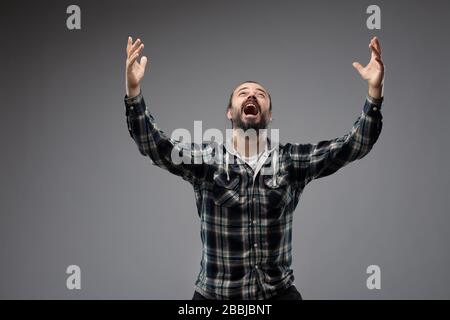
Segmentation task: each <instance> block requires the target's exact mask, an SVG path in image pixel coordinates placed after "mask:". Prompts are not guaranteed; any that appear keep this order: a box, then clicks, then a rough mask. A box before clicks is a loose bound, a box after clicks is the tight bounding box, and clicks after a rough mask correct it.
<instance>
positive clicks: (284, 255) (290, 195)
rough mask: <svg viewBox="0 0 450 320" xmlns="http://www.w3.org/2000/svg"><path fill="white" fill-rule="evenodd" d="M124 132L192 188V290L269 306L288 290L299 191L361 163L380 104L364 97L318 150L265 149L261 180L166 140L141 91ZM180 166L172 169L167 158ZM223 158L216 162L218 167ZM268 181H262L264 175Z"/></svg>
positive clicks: (206, 150) (128, 103) (234, 160)
mask: <svg viewBox="0 0 450 320" xmlns="http://www.w3.org/2000/svg"><path fill="white" fill-rule="evenodd" d="M124 101H125V113H126V119H127V125H128V130H129V133H130V135H131V137H132V138H133V140H134V141H135V143H136V144H137V146H138V148H139V151H140V153H141V154H142V155H144V156H146V157H149V158H150V159H151V160H152V163H153V164H155V165H157V166H159V167H161V168H163V169H166V170H168V171H169V172H171V173H173V174H175V175H178V176H180V177H182V178H183V179H184V180H186V181H188V182H189V183H190V184H191V185H192V187H193V188H194V194H195V201H196V205H197V209H198V216H199V218H200V220H201V230H200V235H201V240H202V243H203V253H202V260H201V268H200V272H199V274H198V277H197V280H196V282H195V290H197V291H198V292H199V293H200V294H202V295H203V296H205V297H207V298H210V299H221V300H225V299H242V300H244V299H245V300H247V299H252V300H257V299H267V298H270V297H272V296H274V295H276V294H277V293H278V292H279V291H281V290H283V289H285V288H287V287H289V286H290V285H291V284H294V275H293V271H292V269H291V262H292V221H293V213H294V210H295V208H296V206H297V204H298V202H299V199H300V195H301V194H302V192H303V189H304V188H305V186H306V185H307V184H308V183H309V182H310V181H312V180H313V179H318V178H321V177H325V176H328V175H330V174H332V173H334V172H336V171H337V170H339V169H340V168H342V167H344V166H345V165H347V164H348V163H350V162H352V161H354V160H357V159H361V158H362V157H364V156H365V155H366V154H367V153H368V152H369V151H370V150H371V149H372V147H373V145H374V143H375V142H376V141H377V139H378V136H379V135H380V132H381V128H382V115H381V112H380V108H381V105H382V103H383V98H381V99H373V98H371V97H369V96H367V97H366V99H365V101H364V106H363V110H362V111H361V113H360V115H359V117H358V118H357V120H356V121H355V122H354V124H353V127H352V128H351V130H350V131H349V132H348V133H347V134H345V135H344V136H342V137H339V138H336V139H333V140H323V141H320V142H318V143H316V144H309V143H307V144H297V143H286V144H278V145H277V146H276V147H273V146H271V145H270V140H268V142H269V147H268V148H267V149H266V151H265V154H264V156H265V159H266V161H265V163H264V165H263V167H262V168H261V173H260V172H257V174H256V176H255V179H254V174H255V172H254V171H253V169H252V168H251V167H250V166H249V165H248V164H247V163H245V162H243V161H242V160H241V159H240V158H239V157H237V155H236V154H235V153H234V152H233V151H232V150H231V149H230V148H229V147H228V146H227V144H225V145H217V144H213V143H209V144H206V143H202V145H201V146H197V145H194V144H187V143H182V142H180V141H177V140H174V139H171V138H170V137H168V136H166V134H165V133H164V132H163V131H162V130H161V129H159V128H158V126H157V125H156V123H155V119H154V118H153V116H152V115H151V114H150V112H149V110H148V109H147V107H146V104H145V102H144V98H143V96H142V92H141V93H140V94H139V95H138V96H136V97H132V98H128V97H127V96H125V99H124ZM173 154H178V155H180V156H182V157H183V159H186V160H187V161H184V162H183V163H178V162H177V163H174V161H172V159H173V158H172V155H173ZM219 157H220V158H221V159H220V160H221V161H217V160H218V159H219ZM268 168H272V170H271V171H270V170H269V171H267V172H271V174H262V171H263V170H264V169H268Z"/></svg>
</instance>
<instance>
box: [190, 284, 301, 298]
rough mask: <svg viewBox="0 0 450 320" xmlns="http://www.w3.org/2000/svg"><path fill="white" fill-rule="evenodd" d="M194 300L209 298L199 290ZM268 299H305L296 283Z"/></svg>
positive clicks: (195, 293) (195, 292)
mask: <svg viewBox="0 0 450 320" xmlns="http://www.w3.org/2000/svg"><path fill="white" fill-rule="evenodd" d="M192 300H209V299H207V298H205V297H204V296H202V295H201V294H200V293H198V292H197V291H194V296H193V297H192ZM267 300H303V299H302V295H301V294H300V292H298V290H297V288H296V287H295V286H294V285H291V286H290V287H289V288H287V289H285V290H283V291H281V292H280V293H279V294H277V295H276V296H273V297H271V298H269V299H267Z"/></svg>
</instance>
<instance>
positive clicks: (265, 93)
mask: <svg viewBox="0 0 450 320" xmlns="http://www.w3.org/2000/svg"><path fill="white" fill-rule="evenodd" d="M244 89H248V87H243V88H240V89H239V90H238V91H237V92H239V91H242V90H244ZM256 90H259V91H261V92H264V93H265V94H267V92H266V91H264V90H263V89H260V88H256Z"/></svg>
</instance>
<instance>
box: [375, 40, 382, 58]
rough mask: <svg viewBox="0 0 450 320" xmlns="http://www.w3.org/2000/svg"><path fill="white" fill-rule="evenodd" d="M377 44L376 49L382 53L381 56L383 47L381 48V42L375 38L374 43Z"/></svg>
mask: <svg viewBox="0 0 450 320" xmlns="http://www.w3.org/2000/svg"><path fill="white" fill-rule="evenodd" d="M374 42H375V43H374V44H375V48H377V51H378V52H379V53H380V55H381V46H380V41H379V40H378V38H377V37H375V41H374Z"/></svg>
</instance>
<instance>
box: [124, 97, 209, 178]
mask: <svg viewBox="0 0 450 320" xmlns="http://www.w3.org/2000/svg"><path fill="white" fill-rule="evenodd" d="M124 102H125V115H126V120H127V127H128V132H129V134H130V136H131V138H132V139H133V140H134V142H135V143H136V145H137V147H138V149H139V152H140V153H141V154H142V155H143V156H146V157H149V158H150V159H151V161H152V163H153V164H155V165H156V166H158V167H160V168H162V169H165V170H167V171H169V172H171V173H173V174H175V175H177V176H180V177H182V178H183V179H184V180H186V181H188V182H190V183H195V182H199V181H200V180H202V179H204V176H205V165H204V162H203V150H202V148H201V146H196V145H194V144H191V143H182V142H181V141H179V140H174V139H171V138H169V137H168V136H166V134H165V133H164V132H163V131H162V130H161V129H159V128H158V126H157V124H156V122H155V119H154V117H153V116H152V115H151V114H150V112H149V111H148V109H147V107H146V104H145V101H144V97H143V95H142V91H141V92H140V93H139V94H138V95H137V96H135V97H128V96H127V95H125V98H124Z"/></svg>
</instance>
